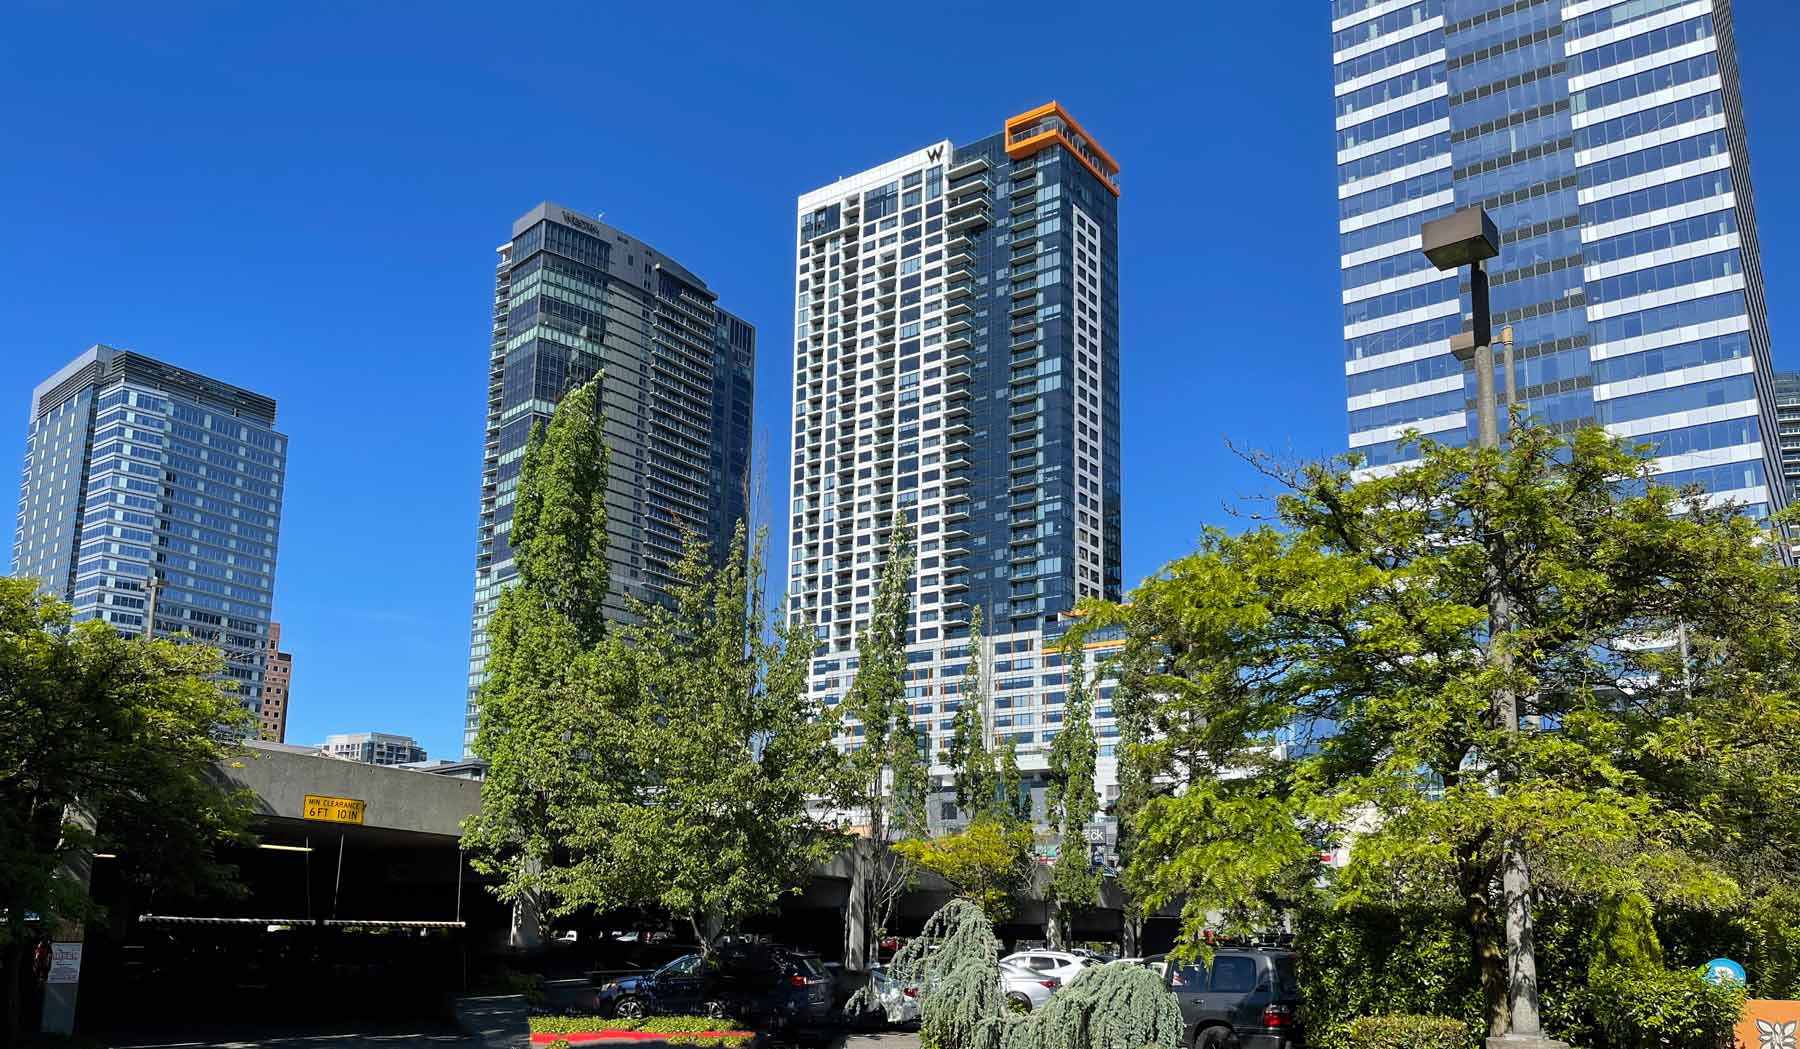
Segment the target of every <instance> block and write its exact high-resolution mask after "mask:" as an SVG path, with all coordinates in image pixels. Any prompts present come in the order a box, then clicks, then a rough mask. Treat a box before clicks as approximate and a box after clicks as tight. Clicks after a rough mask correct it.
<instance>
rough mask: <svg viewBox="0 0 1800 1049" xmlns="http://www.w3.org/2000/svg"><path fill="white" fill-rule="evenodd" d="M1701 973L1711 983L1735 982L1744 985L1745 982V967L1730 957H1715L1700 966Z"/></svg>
mask: <svg viewBox="0 0 1800 1049" xmlns="http://www.w3.org/2000/svg"><path fill="white" fill-rule="evenodd" d="M1700 975H1701V976H1702V977H1704V978H1705V979H1706V982H1707V983H1711V984H1724V983H1735V984H1737V985H1738V986H1739V987H1742V986H1743V985H1744V982H1745V981H1744V967H1743V966H1741V965H1739V964H1738V963H1736V962H1734V961H1732V960H1731V959H1730V958H1714V959H1713V960H1712V961H1710V962H1707V963H1706V964H1705V965H1703V966H1701V967H1700Z"/></svg>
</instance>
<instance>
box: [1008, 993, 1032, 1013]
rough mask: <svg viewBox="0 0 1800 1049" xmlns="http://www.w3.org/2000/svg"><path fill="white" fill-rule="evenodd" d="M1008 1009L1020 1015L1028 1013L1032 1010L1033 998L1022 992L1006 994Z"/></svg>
mask: <svg viewBox="0 0 1800 1049" xmlns="http://www.w3.org/2000/svg"><path fill="white" fill-rule="evenodd" d="M1006 1011H1007V1012H1009V1013H1017V1014H1019V1015H1023V1014H1025V1013H1028V1012H1030V1011H1031V999H1029V998H1027V997H1025V996H1024V995H1022V994H1009V995H1007V996H1006Z"/></svg>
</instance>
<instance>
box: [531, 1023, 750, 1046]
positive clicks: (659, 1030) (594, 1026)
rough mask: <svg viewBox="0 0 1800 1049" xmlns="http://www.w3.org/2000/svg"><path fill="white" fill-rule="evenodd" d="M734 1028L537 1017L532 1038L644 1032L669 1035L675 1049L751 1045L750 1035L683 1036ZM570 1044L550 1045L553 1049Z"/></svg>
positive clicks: (728, 1024) (710, 1025)
mask: <svg viewBox="0 0 1800 1049" xmlns="http://www.w3.org/2000/svg"><path fill="white" fill-rule="evenodd" d="M733 1026H734V1024H733V1023H732V1021H729V1020H715V1019H711V1018H709V1017H705V1016H647V1017H644V1018H643V1019H641V1020H627V1019H624V1018H619V1019H612V1018H609V1017H604V1016H533V1017H532V1018H531V1033H532V1034H583V1033H587V1032H591V1031H642V1032H644V1033H646V1034H666V1035H669V1036H670V1037H669V1038H668V1039H667V1041H669V1042H670V1043H672V1044H675V1045H726V1046H740V1045H748V1044H750V1040H751V1038H752V1036H751V1035H749V1034H743V1035H736V1036H733V1037H731V1038H693V1037H688V1038H684V1037H682V1036H683V1035H697V1034H700V1033H702V1032H705V1031H718V1030H730V1029H731V1028H732V1027H733ZM559 1044H561V1045H567V1043H566V1042H565V1043H558V1042H552V1043H550V1049H555V1047H556V1046H557V1045H559Z"/></svg>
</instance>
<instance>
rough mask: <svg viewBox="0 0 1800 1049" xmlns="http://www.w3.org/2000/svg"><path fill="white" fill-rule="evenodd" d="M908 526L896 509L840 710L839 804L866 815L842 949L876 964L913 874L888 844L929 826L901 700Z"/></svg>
mask: <svg viewBox="0 0 1800 1049" xmlns="http://www.w3.org/2000/svg"><path fill="white" fill-rule="evenodd" d="M914 563H915V558H914V553H913V533H912V527H911V526H910V525H908V524H907V521H906V515H905V513H904V511H902V512H898V513H896V514H895V515H894V523H893V530H892V531H891V532H890V533H889V537H888V549H887V557H886V559H885V560H884V561H883V562H882V564H881V566H880V572H881V575H880V578H879V581H878V582H877V584H876V587H875V600H874V602H873V607H872V609H871V614H870V617H869V625H868V627H867V628H866V629H864V631H863V633H862V636H861V637H859V638H858V639H857V645H856V653H857V669H856V679H855V681H853V682H852V683H851V686H850V690H849V692H848V693H847V694H846V695H845V696H844V702H843V703H842V704H841V705H840V706H839V708H838V712H839V716H840V717H846V718H851V719H854V720H855V721H856V722H857V723H858V724H860V725H861V726H862V728H863V735H862V739H861V741H860V743H859V744H858V746H857V747H856V748H855V749H854V750H853V751H851V752H850V754H849V755H848V756H847V758H846V761H845V770H844V771H845V776H844V780H843V786H842V788H841V790H840V794H839V797H840V801H841V804H842V805H843V806H844V807H845V808H847V809H849V810H850V811H852V812H856V813H860V814H862V816H863V817H864V818H866V820H867V826H868V842H869V843H870V844H869V845H868V846H867V847H864V846H860V845H859V846H858V848H857V852H856V856H857V863H858V865H859V866H861V867H862V868H863V869H862V870H861V871H860V872H859V877H858V879H857V884H858V885H860V886H861V888H862V901H861V911H862V914H863V919H864V920H863V921H862V923H861V930H862V933H863V935H862V938H861V940H860V942H857V943H853V944H849V945H848V948H849V950H848V952H847V953H848V954H849V955H851V956H852V957H857V958H861V959H863V961H864V962H865V964H870V965H872V964H874V963H875V962H876V961H878V958H877V957H876V953H877V948H878V947H879V944H880V933H881V931H882V930H884V929H886V928H887V927H888V926H889V925H890V924H891V922H892V921H893V914H894V907H895V905H896V904H897V903H898V902H899V899H900V895H901V894H902V893H903V892H904V891H905V890H906V888H907V886H908V885H909V884H911V882H912V881H913V867H912V864H911V862H909V861H908V860H907V859H906V857H905V856H904V855H903V854H902V853H900V852H897V851H895V850H893V849H892V848H890V847H889V846H891V845H893V844H894V843H895V842H898V841H902V840H905V839H907V838H923V837H925V836H926V834H927V820H926V815H927V814H926V796H927V790H928V788H929V785H930V784H929V782H928V779H929V777H928V775H927V771H926V766H925V756H924V753H923V751H922V749H921V748H922V747H923V744H922V743H921V742H920V738H919V734H918V731H917V729H916V728H915V727H914V726H913V720H912V708H911V705H910V704H909V703H907V701H906V670H907V662H906V630H907V621H908V618H909V616H910V613H911V611H912V594H911V585H912V577H913V565H914Z"/></svg>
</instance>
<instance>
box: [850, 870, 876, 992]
mask: <svg viewBox="0 0 1800 1049" xmlns="http://www.w3.org/2000/svg"><path fill="white" fill-rule="evenodd" d="M866 846H868V843H867V842H865V840H864V839H862V838H858V839H856V840H855V841H854V842H852V843H851V849H850V859H851V862H850V898H849V899H847V900H845V901H844V970H845V971H846V972H863V971H864V970H866V969H867V968H868V967H869V959H868V953H867V952H868V950H869V936H870V935H871V930H870V928H869V923H870V922H871V921H873V920H874V917H873V915H871V914H870V913H869V910H870V904H871V902H872V901H871V900H870V896H871V895H872V894H873V888H874V886H873V885H872V884H871V881H872V878H871V869H872V868H873V867H874V866H875V864H876V863H877V862H878V858H877V857H876V855H875V850H874V849H873V847H866Z"/></svg>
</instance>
